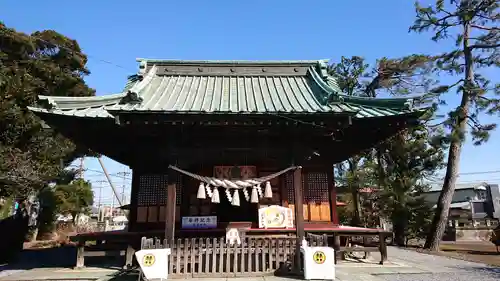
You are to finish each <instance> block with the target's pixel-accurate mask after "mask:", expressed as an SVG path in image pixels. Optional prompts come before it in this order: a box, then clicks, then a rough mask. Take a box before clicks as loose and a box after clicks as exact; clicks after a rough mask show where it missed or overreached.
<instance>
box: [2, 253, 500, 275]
mask: <svg viewBox="0 0 500 281" xmlns="http://www.w3.org/2000/svg"><path fill="white" fill-rule="evenodd" d="M388 254H389V255H388V256H389V262H387V263H386V264H384V265H379V264H378V262H377V261H378V260H379V256H378V255H377V254H373V255H372V257H371V258H370V259H369V260H367V261H363V262H359V261H358V262H343V263H340V264H338V265H337V267H336V269H337V272H336V275H337V278H336V279H337V280H339V281H358V280H359V281H434V280H439V281H452V280H453V281H462V280H464V281H470V280H473V279H474V280H481V281H493V280H497V281H498V280H500V268H495V267H491V266H487V265H484V264H480V263H473V262H467V261H461V260H456V259H450V258H447V257H441V256H433V255H427V254H422V253H417V252H415V251H410V250H403V249H398V248H394V247H389V249H388ZM0 270H1V269H0ZM116 272H117V270H116V269H102V268H86V269H83V270H72V269H61V268H59V269H50V268H44V269H31V270H26V271H22V272H15V273H12V274H10V275H8V276H4V277H1V273H2V272H1V271H0V281H7V280H9V281H14V280H19V281H21V280H82V281H83V280H100V281H108V280H109V281H128V280H131V281H132V280H134V281H135V280H137V278H136V277H135V278H134V277H132V276H129V277H117V278H116V277H115V278H113V277H112V276H113V275H114V273H116ZM225 279H228V280H227V281H230V280H229V279H231V281H238V279H239V280H244V281H285V280H292V279H291V278H283V277H275V276H267V277H259V278H248V277H245V278H204V279H195V278H193V279H189V280H190V281H215V280H217V281H221V280H225Z"/></svg>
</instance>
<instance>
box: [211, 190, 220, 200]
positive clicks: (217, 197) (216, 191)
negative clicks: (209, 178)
mask: <svg viewBox="0 0 500 281" xmlns="http://www.w3.org/2000/svg"><path fill="white" fill-rule="evenodd" d="M212 203H215V204H217V203H220V198H219V190H218V189H217V187H214V191H213V192H212Z"/></svg>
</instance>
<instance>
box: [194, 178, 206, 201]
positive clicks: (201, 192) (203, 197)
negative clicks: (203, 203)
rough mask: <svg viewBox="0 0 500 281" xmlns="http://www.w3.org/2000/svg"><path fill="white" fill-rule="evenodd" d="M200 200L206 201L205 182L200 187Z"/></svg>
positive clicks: (198, 195)
mask: <svg viewBox="0 0 500 281" xmlns="http://www.w3.org/2000/svg"><path fill="white" fill-rule="evenodd" d="M196 198H198V199H206V198H207V195H206V194H205V185H204V184H203V182H200V186H199V187H198V194H197V195H196Z"/></svg>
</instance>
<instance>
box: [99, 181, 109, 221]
mask: <svg viewBox="0 0 500 281" xmlns="http://www.w3.org/2000/svg"><path fill="white" fill-rule="evenodd" d="M96 183H97V186H96V188H97V189H99V197H98V198H97V214H98V218H99V219H98V221H101V209H102V189H103V188H104V183H107V181H105V180H99V181H96Z"/></svg>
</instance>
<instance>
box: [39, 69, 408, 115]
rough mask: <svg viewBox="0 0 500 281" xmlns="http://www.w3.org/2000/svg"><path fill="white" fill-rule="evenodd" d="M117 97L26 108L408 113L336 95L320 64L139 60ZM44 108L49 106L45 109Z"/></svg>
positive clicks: (386, 102)
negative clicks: (137, 69) (134, 73)
mask: <svg viewBox="0 0 500 281" xmlns="http://www.w3.org/2000/svg"><path fill="white" fill-rule="evenodd" d="M139 62H140V70H139V73H138V74H136V75H132V76H129V80H128V82H127V85H126V86H125V88H124V90H123V92H122V93H119V94H114V95H106V96H96V97H84V98H82V97H48V96H40V97H39V100H40V101H41V102H44V103H45V104H46V106H44V107H37V108H30V109H31V110H33V111H35V112H46V113H52V114H60V115H71V116H76V117H100V118H110V117H113V115H114V114H116V112H162V113H227V114H232V113H234V114H236V113H238V114H265V113H287V114H311V113H333V114H335V113H347V114H351V115H353V116H356V117H358V118H363V117H377V116H388V115H395V114H400V113H403V112H408V111H409V110H410V108H411V104H410V103H409V102H408V101H407V100H406V99H372V98H359V97H358V98H356V97H350V96H347V95H344V94H342V93H341V91H340V89H339V87H338V85H337V83H336V80H335V79H334V78H333V77H331V76H329V75H328V74H327V72H326V62H325V61H322V60H320V61H178V60H145V59H140V60H139ZM47 105H49V106H47Z"/></svg>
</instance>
